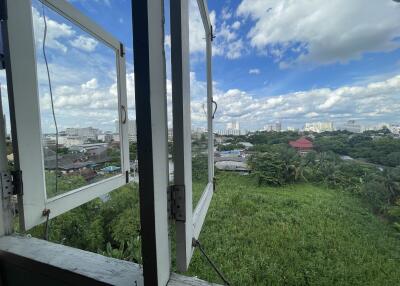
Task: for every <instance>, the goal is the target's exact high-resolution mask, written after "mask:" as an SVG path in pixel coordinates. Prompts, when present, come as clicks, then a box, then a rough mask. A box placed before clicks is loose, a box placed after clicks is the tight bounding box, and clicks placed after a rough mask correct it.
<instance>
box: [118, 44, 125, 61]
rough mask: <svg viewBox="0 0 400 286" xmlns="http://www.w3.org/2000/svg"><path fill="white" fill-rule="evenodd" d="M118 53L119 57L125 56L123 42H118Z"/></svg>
mask: <svg viewBox="0 0 400 286" xmlns="http://www.w3.org/2000/svg"><path fill="white" fill-rule="evenodd" d="M119 53H120V56H121V58H123V57H124V56H125V48H124V44H123V43H119Z"/></svg>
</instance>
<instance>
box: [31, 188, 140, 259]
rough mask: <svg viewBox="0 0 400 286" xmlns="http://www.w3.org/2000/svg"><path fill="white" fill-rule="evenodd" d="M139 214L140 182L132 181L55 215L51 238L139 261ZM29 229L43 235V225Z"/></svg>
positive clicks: (37, 235) (89, 249)
mask: <svg viewBox="0 0 400 286" xmlns="http://www.w3.org/2000/svg"><path fill="white" fill-rule="evenodd" d="M139 218H140V214H139V197H138V193H137V186H136V185H134V184H130V185H128V186H124V187H122V188H120V189H118V190H115V191H113V192H111V193H110V194H109V195H108V196H106V197H103V198H102V200H101V199H96V200H93V201H91V202H89V203H87V204H85V205H82V206H80V207H78V208H75V209H73V210H71V211H69V212H67V213H65V214H63V215H61V216H59V217H56V218H54V219H52V220H51V221H50V231H49V233H50V235H49V240H51V241H53V242H57V243H61V244H65V245H69V246H73V247H76V248H80V249H84V250H88V251H92V252H99V253H102V254H104V255H109V256H112V257H116V258H119V259H124V260H130V261H134V262H137V263H140V262H141V246H140V244H141V242H140V239H139V237H140V235H139V233H140V227H139V225H140V224H139ZM30 233H31V234H32V235H33V236H35V237H39V238H42V237H43V234H44V225H39V226H37V227H35V228H33V229H32V230H31V231H30Z"/></svg>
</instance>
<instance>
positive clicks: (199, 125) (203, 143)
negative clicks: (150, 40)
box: [189, 0, 208, 208]
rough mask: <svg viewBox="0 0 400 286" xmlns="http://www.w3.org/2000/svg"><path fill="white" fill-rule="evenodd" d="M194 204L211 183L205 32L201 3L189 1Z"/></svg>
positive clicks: (194, 204)
mask: <svg viewBox="0 0 400 286" xmlns="http://www.w3.org/2000/svg"><path fill="white" fill-rule="evenodd" d="M189 9H190V10H189V19H190V20H189V47H190V71H191V73H190V96H191V121H192V180H193V184H192V186H193V208H195V207H196V205H197V202H198V201H199V199H200V197H201V194H202V193H203V191H204V189H205V188H206V186H207V184H208V124H207V73H206V71H207V62H206V34H205V30H204V26H203V23H202V19H201V15H200V10H199V7H198V6H197V2H196V1H195V0H191V1H190V3H189Z"/></svg>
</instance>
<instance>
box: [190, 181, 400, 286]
mask: <svg viewBox="0 0 400 286" xmlns="http://www.w3.org/2000/svg"><path fill="white" fill-rule="evenodd" d="M200 241H201V242H202V244H203V246H204V248H205V249H206V251H207V252H208V254H209V255H210V256H211V257H212V259H213V260H214V261H215V262H216V263H217V265H219V266H220V268H221V269H222V270H223V272H224V273H225V274H226V276H227V277H228V278H229V280H230V281H231V283H232V284H233V285H400V239H399V236H397V235H396V232H395V231H394V230H393V229H392V228H391V227H390V226H389V225H388V224H386V223H385V222H384V221H383V220H381V219H380V218H379V217H377V216H375V215H373V214H372V212H371V210H370V209H369V208H368V207H367V206H366V205H365V204H363V203H362V202H361V201H360V200H359V199H358V198H355V197H354V196H351V195H349V194H348V193H345V192H341V191H337V190H330V189H326V188H323V187H317V186H312V185H308V184H301V185H292V186H288V187H281V188H268V187H257V186H256V184H255V183H254V182H253V181H252V179H251V178H249V177H242V176H238V175H229V174H222V175H219V176H218V186H217V192H216V193H215V196H214V199H213V201H212V204H211V208H210V211H209V213H208V216H207V220H206V222H205V225H204V228H203V231H202V233H201V236H200ZM188 274H189V275H193V276H198V277H199V278H202V279H205V280H209V281H213V282H217V283H221V281H220V280H219V279H218V276H217V275H216V274H215V273H214V272H213V271H212V269H211V268H210V266H209V265H208V264H207V263H206V261H205V260H204V259H203V258H202V257H201V255H200V253H199V251H196V252H195V255H194V258H193V261H192V263H191V267H190V270H189V273H188Z"/></svg>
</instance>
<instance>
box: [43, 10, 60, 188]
mask: <svg viewBox="0 0 400 286" xmlns="http://www.w3.org/2000/svg"><path fill="white" fill-rule="evenodd" d="M42 10H43V22H44V35H43V45H42V50H43V57H44V62H45V64H46V70H47V79H48V81H49V91H50V101H51V111H52V113H53V121H54V126H55V128H56V190H55V193H56V194H57V193H58V125H57V119H56V114H55V111H54V99H53V88H52V85H51V77H50V70H49V63H48V61H47V55H46V39H47V20H46V14H45V9H44V4H43V3H42Z"/></svg>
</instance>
